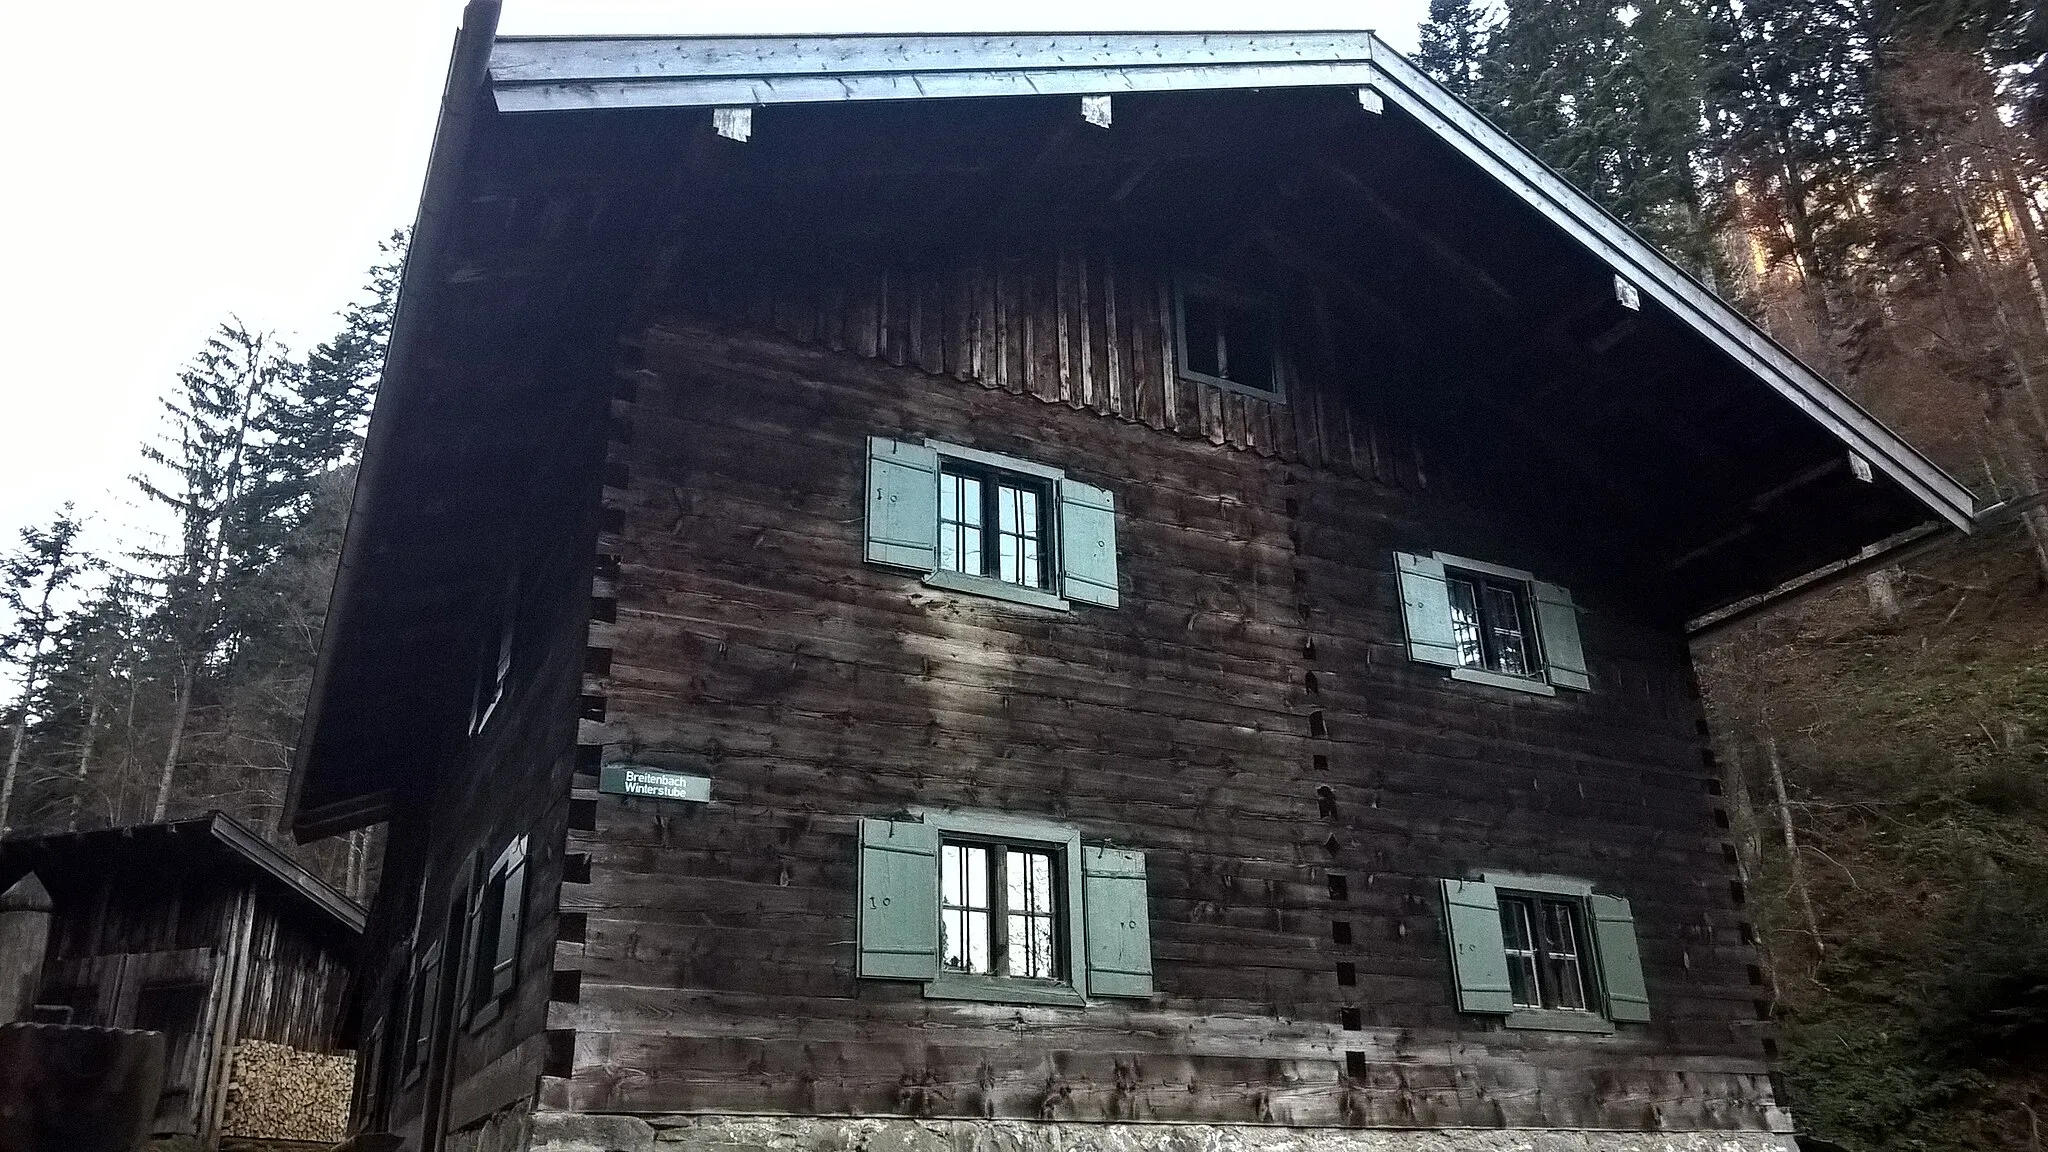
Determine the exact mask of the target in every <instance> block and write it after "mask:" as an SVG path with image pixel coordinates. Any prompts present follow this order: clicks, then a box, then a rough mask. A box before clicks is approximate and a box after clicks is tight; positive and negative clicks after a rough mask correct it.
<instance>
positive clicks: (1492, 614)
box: [1444, 570, 1542, 676]
mask: <svg viewBox="0 0 2048 1152" xmlns="http://www.w3.org/2000/svg"><path fill="white" fill-rule="evenodd" d="M1444 576H1445V582H1446V583H1447V584H1448V585H1449V587H1450V596H1451V633H1452V635H1453V636H1454V637H1455V638H1456V640H1457V644H1458V662H1459V663H1460V664H1463V665H1464V666H1465V667H1467V668H1484V669H1486V670H1487V671H1488V672H1499V673H1502V674H1504V675H1508V676H1535V675H1537V674H1538V673H1539V672H1540V671H1541V670H1542V664H1541V661H1540V660H1539V659H1538V658H1537V655H1536V653H1535V651H1534V645H1533V644H1532V643H1531V642H1530V638H1531V637H1532V636H1533V635H1534V634H1535V630H1534V629H1533V628H1532V627H1531V626H1530V615H1529V590H1528V588H1527V587H1526V586H1524V585H1523V584H1522V583H1521V582H1520V581H1515V580H1503V579H1500V578H1498V577H1493V576H1480V575H1478V574H1476V573H1471V572H1460V571H1456V570H1450V571H1446V572H1445V574H1444Z"/></svg>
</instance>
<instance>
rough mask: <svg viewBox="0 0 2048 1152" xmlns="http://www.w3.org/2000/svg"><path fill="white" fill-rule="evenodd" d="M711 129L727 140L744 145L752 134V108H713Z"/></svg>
mask: <svg viewBox="0 0 2048 1152" xmlns="http://www.w3.org/2000/svg"><path fill="white" fill-rule="evenodd" d="M711 129H712V131H714V132H716V133H718V134H719V135H720V136H723V137H725V138H726V139H727V140H738V141H740V142H742V143H745V142H746V140H747V139H748V138H749V137H751V136H753V134H754V110H753V109H752V108H713V109H712V110H711Z"/></svg>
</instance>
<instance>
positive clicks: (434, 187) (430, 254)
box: [284, 0, 500, 843]
mask: <svg viewBox="0 0 2048 1152" xmlns="http://www.w3.org/2000/svg"><path fill="white" fill-rule="evenodd" d="M499 8H500V0H469V3H468V4H467V5H465V6H464V8H463V12H462V25H461V28H460V30H459V31H458V32H457V33H456V35H455V44H454V47H453V49H452V50H451V54H450V55H451V59H450V63H449V67H448V82H447V85H446V86H445V87H444V88H443V90H442V93H441V112H440V119H439V121H438V122H437V123H436V125H435V128H434V144H433V148H432V151H431V152H430V153H429V155H430V160H429V162H428V166H427V174H426V180H425V185H424V187H423V189H422V191H421V195H420V209H419V215H418V216H417V218H416V219H415V220H414V222H413V229H412V235H411V243H410V245H409V247H408V249H407V251H406V260H405V270H404V273H403V275H402V276H401V278H400V280H399V287H398V303H397V307H396V310H395V312H394V315H393V317H392V323H391V342H390V344H389V346H388V347H387V349H386V351H385V357H384V371H383V375H382V377H381V379H380V380H379V381H378V386H377V402H376V405H375V407H374V409H373V410H372V412H371V418H370V427H369V431H368V433H367V435H366V436H365V438H364V444H363V455H362V460H361V462H360V463H359V465H358V467H357V469H356V490H355V495H354V497H353V499H352V501H351V503H350V507H351V509H352V512H351V514H350V516H349V518H348V524H347V527H346V528H345V529H344V530H343V534H342V545H341V556H340V558H339V560H338V562H337V563H336V565H335V574H334V588H333V590H332V592H331V593H330V594H329V598H328V609H327V616H326V620H325V622H324V624H323V627H322V631H321V637H320V648H319V657H318V658H317V659H316V661H315V663H314V666H313V680H312V685H311V690H310V691H309V692H308V694H307V703H306V713H305V716H304V718H303V719H302V720H301V722H300V727H299V741H298V744H297V746H296V750H295V752H294V755H293V763H292V772H291V779H290V784H289V785H288V787H287V789H286V792H285V804H284V819H285V826H286V827H288V828H290V829H291V831H292V835H293V836H294V837H295V838H297V839H298V840H299V842H300V843H306V842H309V841H312V840H317V839H321V838H324V837H327V836H333V835H337V834H339V833H341V832H346V831H349V830H351V829H354V828H359V827H363V826H365V825H367V824H370V823H374V822H375V821H376V820H377V819H381V818H382V816H383V813H384V809H385V805H382V804H378V803H365V802H364V796H363V793H374V794H377V795H378V796H381V795H383V794H384V793H385V792H386V789H384V788H382V787H381V786H379V787H373V788H369V789H360V790H358V794H350V795H342V796H339V797H335V798H332V799H330V800H328V801H327V802H325V803H321V804H317V805H311V806H309V805H308V804H307V784H308V782H309V781H310V780H311V779H312V777H313V774H314V767H315V762H316V760H317V757H318V755H319V753H320V751H321V748H322V743H323V742H322V739H321V737H322V735H323V733H322V730H321V717H322V712H323V705H324V703H325V700H326V697H327V694H328V690H329V688H330V687H331V685H332V682H333V677H334V669H335V663H336V660H337V656H338V653H339V652H340V651H341V650H343V649H344V648H345V647H347V645H346V643H345V640H344V637H345V635H346V634H347V632H348V630H349V629H351V628H353V627H355V626H357V624H358V621H357V620H356V616H357V615H358V611H359V609H360V597H359V596H358V595H357V590H358V585H359V584H360V583H361V581H362V579H363V575H364V572H365V569H366V568H367V566H368V562H369V559H370V552H371V544H370V541H371V537H372V536H373V535H374V534H375V527H376V526H375V516H374V511H373V510H374V509H375V507H376V506H377V500H378V497H379V494H380V493H379V484H380V481H381V479H382V478H383V476H384V474H385V473H386V472H387V471H388V470H389V469H388V467H387V464H386V461H387V457H390V456H392V455H393V454H394V453H395V452H397V451H398V450H399V448H400V443H399V441H400V439H401V429H400V427H399V425H400V423H401V421H400V420H399V419H397V418H396V413H397V412H398V411H400V410H402V409H403V408H404V407H405V406H406V404H407V403H408V401H409V399H410V397H411V396H412V394H413V393H415V392H417V391H418V389H419V387H420V386H421V385H420V382H419V381H417V380H416V379H415V377H417V376H418V375H419V374H420V373H419V366H418V359H419V354H420V348H421V344H422V341H423V340H424V338H425V331H424V330H425V328H426V317H427V316H428V315H430V314H431V313H432V311H433V299H432V298H433V297H434V296H436V295H437V294H438V292H439V291H440V286H441V282H442V281H443V280H444V279H445V277H444V275H443V273H442V271H441V265H442V264H443V263H444V262H445V259H446V255H447V249H448V246H449V243H450V240H449V236H450V230H451V227H452V218H453V217H454V215H455V213H456V211H457V209H458V208H459V205H460V198H461V195H462V176H463V168H464V165H465V163H466V161H467V159H468V153H469V144H470V140H471V138H472V135H473V133H474V130H475V122H476V120H477V113H478V112H479V111H480V110H481V109H482V103H481V101H482V95H483V91H484V88H485V85H486V83H487V81H488V78H489V67H490V57H491V46H492V44H493V43H494V42H495V41H496V38H497V30H498V16H499ZM326 767H327V770H328V771H330V772H331V771H336V770H339V767H340V766H326ZM358 768H360V766H358Z"/></svg>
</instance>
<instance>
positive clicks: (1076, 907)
mask: <svg viewBox="0 0 2048 1152" xmlns="http://www.w3.org/2000/svg"><path fill="white" fill-rule="evenodd" d="M912 815H914V816H916V817H918V818H919V819H921V820H923V821H924V822H925V823H926V824H928V825H930V826H931V827H932V828H933V829H935V830H936V831H937V833H938V838H939V850H940V852H941V854H942V857H941V858H942V859H943V853H944V851H945V844H946V839H947V837H949V836H951V837H953V838H955V839H956V840H957V839H961V838H966V839H974V840H986V841H990V842H992V843H996V844H1001V845H1004V846H1010V845H1015V846H1016V847H1019V848H1033V849H1038V850H1041V851H1048V852H1051V853H1053V855H1054V856H1055V857H1056V858H1057V861H1058V867H1059V870H1060V874H1061V883H1060V889H1061V895H1060V904H1059V907H1058V909H1057V913H1058V924H1059V929H1060V932H1061V934H1062V935H1063V936H1064V937H1065V941H1064V943H1063V944H1062V949H1063V952H1064V955H1065V963H1064V965H1063V966H1064V967H1065V969H1066V972H1065V975H1063V976H1062V977H1061V978H1060V979H1059V980H1056V981H1052V980H1037V979H1030V978H1019V977H1008V976H983V975H978V974H972V973H965V972H948V971H946V969H945V967H944V965H943V962H942V963H941V966H940V968H939V974H938V976H937V977H935V978H934V979H931V980H928V981H926V982H925V984H924V994H925V996H926V998H928V999H932V1000H981V1001H987V1002H991V1003H999V1004H1048V1005H1060V1006H1070V1007H1071V1006H1079V1005H1083V1004H1086V1003H1087V1002H1088V968H1087V961H1088V954H1087V950H1086V944H1087V937H1086V932H1087V908H1086V905H1085V904H1084V903H1083V889H1082V877H1081V833H1080V831H1079V830H1078V829H1075V828H1074V827H1072V826H1070V825H1066V824H1057V823H1053V822H1051V821H1047V820H1033V819H1031V818H1029V817H1022V816H1011V815H1008V814H1004V813H994V812H972V811H969V812H962V811H958V810H947V811H938V810H935V809H914V810H913V811H912ZM941 866H943V865H942V864H941ZM942 960H943V958H942Z"/></svg>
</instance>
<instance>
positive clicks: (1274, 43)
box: [490, 32, 1378, 84]
mask: <svg viewBox="0 0 2048 1152" xmlns="http://www.w3.org/2000/svg"><path fill="white" fill-rule="evenodd" d="M1377 40H1378V38H1377V37H1376V36H1374V35H1373V34H1372V33H1370V32H1298V33H1239V32H1188V33H1109V34H1103V33H1082V34H1066V33H1047V34H1040V33H1026V34H1000V33H999V34H989V35H982V34H972V35H966V34H950V33H949V34H938V35H929V36H923V35H921V36H857V37H855V36H849V37H790V36H770V37H689V36H666V37H644V38H643V37H634V38H607V37H569V38H555V37H545V38H539V37H536V38H532V39H523V38H516V37H501V38H499V40H498V41H497V42H496V43H495V44H494V45H493V47H492V53H491V68H490V71H491V80H492V82H493V83H496V84H505V83H570V82H577V83H590V82H602V81H621V82H642V83H644V82H648V81H653V80H662V79H693V80H695V79H711V78H735V77H768V76H813V77H832V76H850V75H862V74H870V73H881V74H892V73H934V72H988V71H1016V70H1027V69H1087V68H1122V67H1188V66H1197V67H1199V66H1207V67H1227V66H1241V65H1281V64H1325V63H1333V62H1345V63H1365V62H1368V61H1370V60H1371V59H1372V57H1373V54H1374V51H1375V49H1374V44H1375V43H1376V42H1377ZM992 41H994V42H1002V43H1000V44H999V45H998V44H991V43H990V42H992ZM972 48H980V49H983V51H979V52H976V51H969V50H967V49H972ZM529 49H531V51H522V50H529ZM999 49H1001V50H999ZM1005 50H1007V51H1005Z"/></svg>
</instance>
